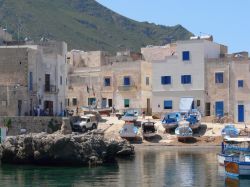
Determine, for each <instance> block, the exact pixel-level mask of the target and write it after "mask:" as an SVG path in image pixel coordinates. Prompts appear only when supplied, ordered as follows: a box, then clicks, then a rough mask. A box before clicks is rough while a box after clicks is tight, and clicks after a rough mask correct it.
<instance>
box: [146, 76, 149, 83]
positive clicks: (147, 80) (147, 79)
mask: <svg viewBox="0 0 250 187" xmlns="http://www.w3.org/2000/svg"><path fill="white" fill-rule="evenodd" d="M146 85H149V77H146Z"/></svg>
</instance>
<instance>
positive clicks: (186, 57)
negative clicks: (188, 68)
mask: <svg viewBox="0 0 250 187" xmlns="http://www.w3.org/2000/svg"><path fill="white" fill-rule="evenodd" d="M182 60H183V61H188V60H190V54H189V51H183V52H182Z"/></svg>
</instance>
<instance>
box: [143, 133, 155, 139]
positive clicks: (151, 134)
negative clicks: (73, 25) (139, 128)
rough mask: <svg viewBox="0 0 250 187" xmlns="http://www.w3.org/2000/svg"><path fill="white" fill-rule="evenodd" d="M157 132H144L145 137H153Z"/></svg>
mask: <svg viewBox="0 0 250 187" xmlns="http://www.w3.org/2000/svg"><path fill="white" fill-rule="evenodd" d="M155 135H156V134H155V133H144V134H143V137H144V138H152V137H154V136H155Z"/></svg>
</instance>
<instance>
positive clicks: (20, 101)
mask: <svg viewBox="0 0 250 187" xmlns="http://www.w3.org/2000/svg"><path fill="white" fill-rule="evenodd" d="M17 108H18V116H21V114H22V100H18V104H17Z"/></svg>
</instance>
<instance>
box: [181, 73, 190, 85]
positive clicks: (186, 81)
mask: <svg viewBox="0 0 250 187" xmlns="http://www.w3.org/2000/svg"><path fill="white" fill-rule="evenodd" d="M191 82H192V77H191V75H182V76H181V83H182V84H191Z"/></svg>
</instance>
